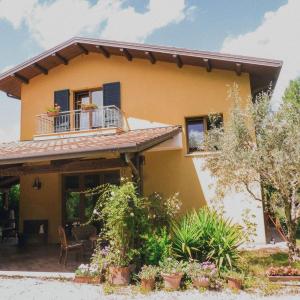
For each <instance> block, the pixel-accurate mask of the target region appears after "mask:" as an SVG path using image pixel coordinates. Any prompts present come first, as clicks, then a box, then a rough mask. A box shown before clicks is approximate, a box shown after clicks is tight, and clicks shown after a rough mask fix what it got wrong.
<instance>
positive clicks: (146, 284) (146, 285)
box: [141, 278, 155, 292]
mask: <svg viewBox="0 0 300 300" xmlns="http://www.w3.org/2000/svg"><path fill="white" fill-rule="evenodd" d="M154 288H155V278H151V279H142V280H141V289H142V290H143V291H146V292H150V291H152V290H154Z"/></svg>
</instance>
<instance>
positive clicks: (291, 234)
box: [285, 201, 299, 263]
mask: <svg viewBox="0 0 300 300" xmlns="http://www.w3.org/2000/svg"><path fill="white" fill-rule="evenodd" d="M285 216H286V225H287V230H288V235H287V240H288V248H289V252H288V253H289V263H292V262H294V261H296V260H298V259H299V253H298V251H297V245H296V234H297V223H298V222H297V221H296V220H294V219H293V218H292V207H291V205H290V202H288V201H285Z"/></svg>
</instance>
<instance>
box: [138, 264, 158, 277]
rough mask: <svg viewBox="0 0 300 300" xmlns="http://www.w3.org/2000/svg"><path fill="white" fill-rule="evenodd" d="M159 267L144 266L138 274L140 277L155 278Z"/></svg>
mask: <svg viewBox="0 0 300 300" xmlns="http://www.w3.org/2000/svg"><path fill="white" fill-rule="evenodd" d="M158 270H159V269H158V267H157V266H146V265H145V266H143V267H142V269H141V271H140V272H139V274H138V277H139V278H140V279H153V278H155V277H156V276H157V274H158Z"/></svg>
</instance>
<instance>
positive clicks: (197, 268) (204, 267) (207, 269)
mask: <svg viewBox="0 0 300 300" xmlns="http://www.w3.org/2000/svg"><path fill="white" fill-rule="evenodd" d="M217 272H218V270H217V268H216V266H215V264H214V263H211V262H209V261H205V262H203V263H198V262H196V261H192V262H190V263H189V264H188V266H187V275H188V276H190V277H191V278H197V277H206V278H211V277H215V276H216V275H217Z"/></svg>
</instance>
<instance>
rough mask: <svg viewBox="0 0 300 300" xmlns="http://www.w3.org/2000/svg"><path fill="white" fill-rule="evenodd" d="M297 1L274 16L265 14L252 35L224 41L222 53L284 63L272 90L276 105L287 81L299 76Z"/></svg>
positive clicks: (299, 4) (286, 5) (299, 50)
mask: <svg viewBox="0 0 300 300" xmlns="http://www.w3.org/2000/svg"><path fill="white" fill-rule="evenodd" d="M299 11H300V1H299V0H289V1H288V3H287V4H285V5H283V6H281V7H280V8H279V9H278V10H276V11H274V12H267V13H266V14H265V16H264V19H263V21H262V23H261V25H260V26H258V27H257V28H256V29H255V30H254V31H252V32H248V33H246V34H242V35H239V36H236V37H227V38H226V39H225V41H224V43H223V45H222V48H221V51H222V52H224V53H234V54H244V55H250V56H258V57H265V58H275V59H280V60H283V62H284V64H283V68H282V71H281V74H280V77H279V81H278V83H277V87H276V90H275V95H274V96H275V100H276V101H279V99H280V98H279V97H280V96H281V95H282V93H283V91H284V89H285V88H286V86H287V85H288V83H289V80H291V79H294V78H295V77H297V76H299V75H300V55H299V53H300V42H299V36H300V18H299Z"/></svg>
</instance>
